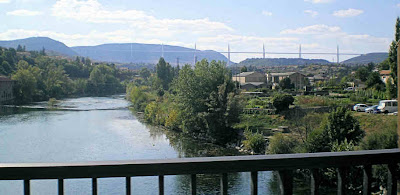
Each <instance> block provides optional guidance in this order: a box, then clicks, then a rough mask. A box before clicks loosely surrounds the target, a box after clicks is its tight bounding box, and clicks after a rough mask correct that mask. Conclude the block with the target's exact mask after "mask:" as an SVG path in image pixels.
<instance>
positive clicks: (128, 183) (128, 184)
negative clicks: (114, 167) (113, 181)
mask: <svg viewBox="0 0 400 195" xmlns="http://www.w3.org/2000/svg"><path fill="white" fill-rule="evenodd" d="M125 188H126V190H125V191H126V195H130V194H131V191H132V190H131V177H126V178H125Z"/></svg>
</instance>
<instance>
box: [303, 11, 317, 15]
mask: <svg viewBox="0 0 400 195" xmlns="http://www.w3.org/2000/svg"><path fill="white" fill-rule="evenodd" d="M304 13H306V14H309V15H310V16H311V17H316V16H318V12H317V11H314V10H304Z"/></svg>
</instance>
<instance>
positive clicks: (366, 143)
mask: <svg viewBox="0 0 400 195" xmlns="http://www.w3.org/2000/svg"><path fill="white" fill-rule="evenodd" d="M397 139H398V135H397V132H396V129H383V130H382V131H374V132H372V133H370V134H369V135H367V136H366V137H365V138H364V140H363V141H362V142H361V145H360V146H361V148H362V149H363V150H377V149H391V148H397Z"/></svg>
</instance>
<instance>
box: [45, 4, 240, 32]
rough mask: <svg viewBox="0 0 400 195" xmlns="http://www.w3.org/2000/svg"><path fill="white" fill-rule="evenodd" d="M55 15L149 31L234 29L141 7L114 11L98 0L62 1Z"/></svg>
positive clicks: (54, 9) (218, 30) (219, 30)
mask: <svg viewBox="0 0 400 195" xmlns="http://www.w3.org/2000/svg"><path fill="white" fill-rule="evenodd" d="M52 15H53V16H56V17H58V18H64V19H74V20H78V21H82V22H89V23H116V24H128V25H130V26H131V27H132V28H135V29H136V30H142V31H146V32H147V33H160V31H163V32H166V33H168V34H176V33H182V32H190V33H195V34H196V33H197V34H199V33H215V32H219V33H220V32H224V31H233V29H232V28H231V27H229V26H227V25H226V24H224V23H222V22H216V21H211V20H210V19H208V18H201V19H192V20H188V19H165V18H164V19H159V18H156V17H154V16H152V15H150V14H148V13H146V12H144V11H140V10H133V9H130V10H111V9H107V8H106V7H104V6H103V5H101V4H100V3H99V2H98V1H97V0H87V1H78V0H59V1H57V2H56V3H55V4H54V5H53V7H52Z"/></svg>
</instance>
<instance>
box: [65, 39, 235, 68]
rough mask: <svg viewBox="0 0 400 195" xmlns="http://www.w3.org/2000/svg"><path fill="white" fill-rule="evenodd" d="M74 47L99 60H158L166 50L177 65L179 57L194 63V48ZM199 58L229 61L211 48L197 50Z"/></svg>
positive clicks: (127, 44)
mask: <svg viewBox="0 0 400 195" xmlns="http://www.w3.org/2000/svg"><path fill="white" fill-rule="evenodd" d="M72 49H73V50H74V51H75V52H76V53H78V54H79V55H81V56H84V57H89V58H91V59H93V60H97V61H105V62H117V63H151V64H155V63H157V62H158V60H159V58H160V56H162V50H164V58H165V60H166V61H167V62H169V63H171V64H173V65H175V64H176V62H177V58H179V64H181V65H183V64H193V62H194V54H195V52H194V49H190V48H185V47H179V46H172V45H164V46H162V45H158V44H141V43H122V44H103V45H98V46H79V47H72ZM196 56H197V59H198V60H201V59H203V58H205V59H207V60H209V61H211V60H217V61H218V60H222V61H227V58H226V57H225V56H224V55H222V54H220V53H218V52H216V51H211V50H206V51H199V50H197V51H196Z"/></svg>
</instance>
